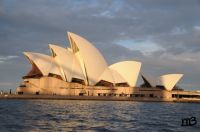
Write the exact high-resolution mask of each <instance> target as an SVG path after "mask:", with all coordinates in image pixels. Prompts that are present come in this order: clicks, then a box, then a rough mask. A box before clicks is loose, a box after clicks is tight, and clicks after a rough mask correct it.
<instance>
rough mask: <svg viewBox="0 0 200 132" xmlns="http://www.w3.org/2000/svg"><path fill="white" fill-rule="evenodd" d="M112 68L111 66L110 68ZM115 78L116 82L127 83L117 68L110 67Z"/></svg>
mask: <svg viewBox="0 0 200 132" xmlns="http://www.w3.org/2000/svg"><path fill="white" fill-rule="evenodd" d="M109 69H110V68H109ZM110 71H111V73H112V76H113V79H114V83H115V84H117V83H127V82H126V80H125V79H124V78H123V77H122V76H121V75H120V74H119V73H118V72H117V71H115V70H112V69H110Z"/></svg>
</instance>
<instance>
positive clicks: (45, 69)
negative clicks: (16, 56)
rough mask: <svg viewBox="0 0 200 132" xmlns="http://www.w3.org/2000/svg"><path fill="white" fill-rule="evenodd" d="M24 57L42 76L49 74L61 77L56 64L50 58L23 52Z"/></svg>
mask: <svg viewBox="0 0 200 132" xmlns="http://www.w3.org/2000/svg"><path fill="white" fill-rule="evenodd" d="M24 55H25V56H26V57H27V58H28V60H29V61H30V63H31V64H33V63H34V64H35V65H36V66H37V67H38V69H39V70H40V71H41V73H42V74H43V75H44V76H47V75H48V74H49V73H53V74H56V75H60V76H62V74H61V72H60V69H59V66H58V64H57V63H56V62H55V60H54V59H53V58H52V57H51V56H48V55H44V54H40V53H33V52H24Z"/></svg>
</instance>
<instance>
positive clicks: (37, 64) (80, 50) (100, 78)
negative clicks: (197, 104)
mask: <svg viewBox="0 0 200 132" xmlns="http://www.w3.org/2000/svg"><path fill="white" fill-rule="evenodd" d="M67 36H68V39H69V43H70V47H69V48H64V47H60V46H58V45H55V44H49V49H50V51H51V55H45V54H41V53H35V52H24V55H25V57H26V58H27V60H28V61H29V62H30V64H31V65H32V69H31V70H30V71H29V72H28V73H27V74H26V75H25V76H24V77H23V81H22V82H21V84H20V86H19V87H18V88H17V93H18V94H47V95H49V94H51V95H69V96H128V97H153V98H171V97H172V96H176V95H175V94H173V92H172V91H173V90H174V89H175V88H176V84H177V82H178V81H179V80H180V79H181V78H182V76H183V74H167V75H162V76H160V77H158V78H154V77H150V76H146V75H142V74H140V69H141V62H137V61H132V60H130V61H121V62H117V63H115V64H112V65H108V64H107V62H106V61H105V59H104V57H103V56H102V54H101V53H100V52H99V50H98V49H97V48H96V47H94V45H93V44H92V43H90V42H89V41H88V40H86V39H85V38H83V37H81V36H79V35H76V34H74V33H71V32H68V34H67ZM140 75H141V77H142V79H143V81H144V83H143V84H142V85H141V86H140V87H139V86H136V83H137V80H138V77H139V76H140ZM172 94H173V95H172Z"/></svg>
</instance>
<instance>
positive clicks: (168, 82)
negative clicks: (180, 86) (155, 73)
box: [159, 74, 183, 91]
mask: <svg viewBox="0 0 200 132" xmlns="http://www.w3.org/2000/svg"><path fill="white" fill-rule="evenodd" d="M182 77H183V74H167V75H163V76H160V78H159V85H162V86H164V87H165V88H166V89H167V90H169V91H171V90H172V89H173V88H174V86H175V85H176V84H177V82H178V81H179V80H180V79H181V78H182Z"/></svg>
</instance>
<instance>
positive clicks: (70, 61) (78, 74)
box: [49, 44, 85, 82]
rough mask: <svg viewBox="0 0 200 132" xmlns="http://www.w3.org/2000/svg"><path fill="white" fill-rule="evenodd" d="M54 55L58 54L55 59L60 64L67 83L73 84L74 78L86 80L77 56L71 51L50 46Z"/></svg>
mask: <svg viewBox="0 0 200 132" xmlns="http://www.w3.org/2000/svg"><path fill="white" fill-rule="evenodd" d="M49 47H50V49H51V51H52V52H54V53H52V54H56V55H55V57H54V59H55V61H56V62H57V63H58V64H59V66H60V69H61V71H62V77H63V79H64V80H65V81H69V82H71V80H72V78H78V79H82V80H85V78H84V75H83V72H82V70H81V67H80V64H79V62H78V60H77V58H76V56H75V55H74V54H73V52H71V51H70V50H68V49H66V48H63V47H60V46H57V45H53V44H49Z"/></svg>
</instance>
